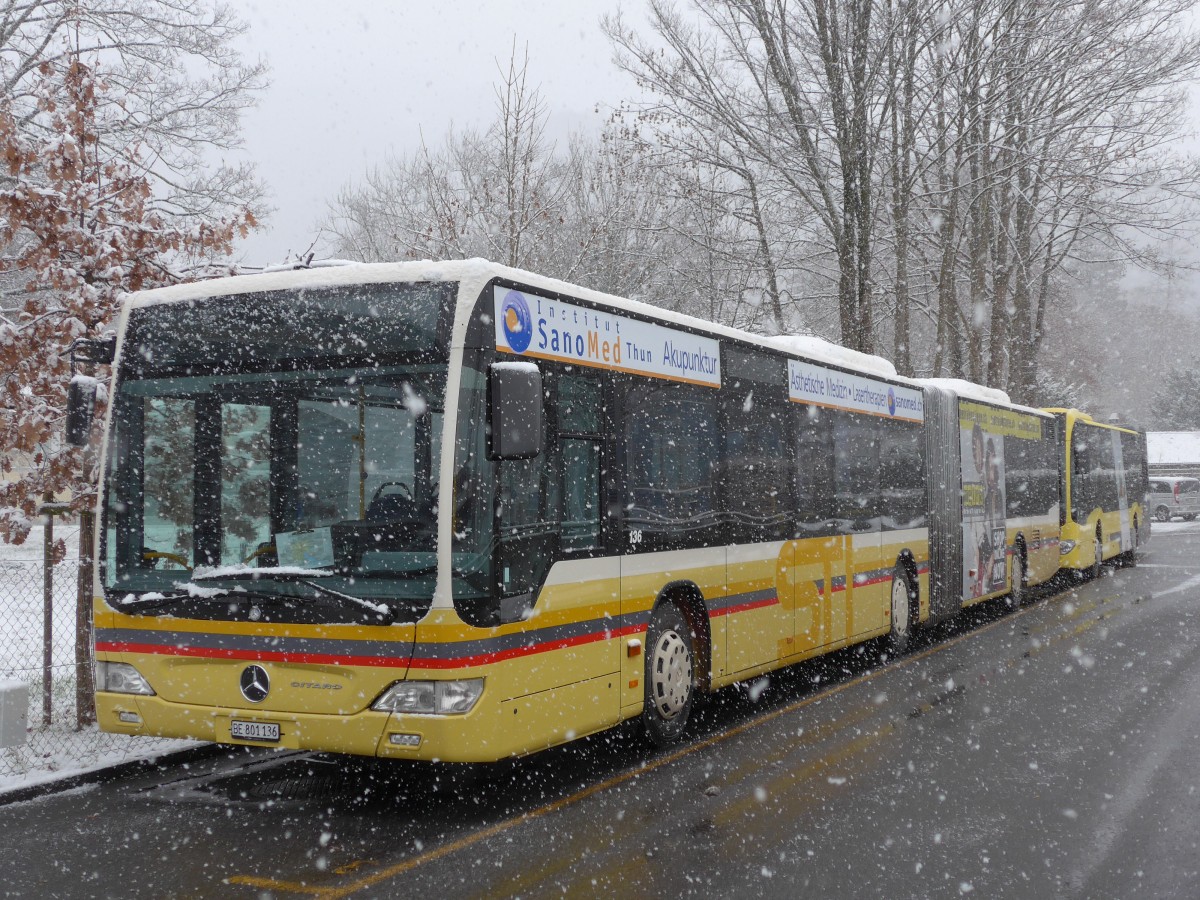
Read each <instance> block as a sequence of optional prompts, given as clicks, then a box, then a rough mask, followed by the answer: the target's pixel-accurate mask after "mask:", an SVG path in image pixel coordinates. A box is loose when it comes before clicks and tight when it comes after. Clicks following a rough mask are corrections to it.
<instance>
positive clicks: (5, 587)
mask: <svg viewBox="0 0 1200 900" xmlns="http://www.w3.org/2000/svg"><path fill="white" fill-rule="evenodd" d="M78 534H79V529H78V528H77V527H72V526H67V525H65V524H62V523H58V522H56V523H55V526H54V536H55V538H63V539H64V540H65V542H66V544H67V559H65V560H64V561H63V562H61V563H59V564H58V565H57V566H55V570H54V592H53V597H54V600H53V615H52V617H51V620H50V622H51V629H52V639H51V647H52V660H51V663H52V667H51V677H50V684H51V698H52V703H51V722H50V724H49V725H44V724H43V714H44V713H43V690H42V687H43V684H44V679H43V659H42V653H43V645H44V640H43V607H44V602H45V601H44V582H43V578H42V572H43V564H42V563H43V548H42V542H43V532H42V528H41V527H40V526H39V527H37V528H34V529H33V531H32V533H31V534H30V535H29V539H28V540H26V542H25V543H24V544H21V545H20V546H12V545H10V544H5V543H0V679H4V680H13V679H15V680H18V681H23V682H25V683H26V684H28V685H29V710H28V723H27V725H28V727H27V731H26V742H25V744H24V745H23V746H20V747H12V748H0V794H2V793H4V792H5V791H11V790H14V789H16V788H20V787H27V786H30V785H36V784H42V783H45V782H48V781H54V780H57V779H60V778H65V777H68V776H71V775H77V774H80V773H83V772H89V771H94V770H96V769H101V768H105V767H108V766H112V765H116V764H118V763H122V762H129V761H131V760H135V759H144V758H148V757H153V756H160V755H162V754H163V753H167V752H171V751H173V750H178V749H182V748H184V747H189V746H195V744H194V742H190V741H167V740H163V739H160V738H130V737H127V736H125V735H116V734H105V733H102V732H101V731H99V730H98V729H97V728H96V727H95V726H94V725H93V726H89V727H86V728H84V729H81V730H76V714H75V643H76V641H75V605H76V566H77V560H78V549H77V548H78V543H77V542H78Z"/></svg>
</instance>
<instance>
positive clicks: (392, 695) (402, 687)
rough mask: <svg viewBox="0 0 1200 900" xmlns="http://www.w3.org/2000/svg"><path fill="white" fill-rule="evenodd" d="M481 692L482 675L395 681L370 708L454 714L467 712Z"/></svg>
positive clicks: (441, 714)
mask: <svg viewBox="0 0 1200 900" xmlns="http://www.w3.org/2000/svg"><path fill="white" fill-rule="evenodd" d="M482 694H483V679H482V678H466V679H463V680H461V681H397V682H396V683H395V684H393V685H392V686H391V687H389V688H388V689H387V690H386V691H384V692H383V693H382V694H380V695H379V699H378V700H376V701H375V702H374V703H372V704H371V709H377V710H379V711H381V712H393V713H416V714H417V715H426V716H455V715H462V714H463V713H468V712H470V711H471V710H472V709H473V708H474V707H475V704H476V703H477V702H479V697H480V696H481V695H482Z"/></svg>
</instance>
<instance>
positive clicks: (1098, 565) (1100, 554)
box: [1088, 528, 1104, 578]
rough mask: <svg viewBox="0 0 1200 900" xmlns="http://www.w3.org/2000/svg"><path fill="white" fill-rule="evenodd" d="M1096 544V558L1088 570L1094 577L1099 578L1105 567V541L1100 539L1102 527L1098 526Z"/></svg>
mask: <svg viewBox="0 0 1200 900" xmlns="http://www.w3.org/2000/svg"><path fill="white" fill-rule="evenodd" d="M1095 546H1096V559H1095V561H1094V562H1093V563H1092V567H1091V569H1089V570H1088V574H1089V575H1091V576H1092V578H1099V577H1100V573H1101V572H1102V571H1103V569H1104V542H1103V541H1102V540H1101V539H1100V529H1098V528H1097V529H1096V545H1095Z"/></svg>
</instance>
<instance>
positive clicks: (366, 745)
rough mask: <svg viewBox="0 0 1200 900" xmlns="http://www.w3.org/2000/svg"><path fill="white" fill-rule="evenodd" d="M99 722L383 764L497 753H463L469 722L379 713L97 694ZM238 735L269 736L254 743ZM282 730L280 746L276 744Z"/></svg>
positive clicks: (477, 758)
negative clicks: (320, 711)
mask: <svg viewBox="0 0 1200 900" xmlns="http://www.w3.org/2000/svg"><path fill="white" fill-rule="evenodd" d="M96 717H97V721H98V724H99V725H100V728H101V730H102V731H107V732H112V733H115V734H128V735H139V736H147V737H166V738H184V739H190V740H199V741H212V742H213V743H218V744H237V745H240V746H248V747H278V748H281V749H287V750H315V751H322V752H330V753H350V754H355V755H358V756H381V757H391V758H395V759H412V760H441V761H445V762H481V761H485V760H486V759H495V758H497V756H496V755H495V750H492V751H491V752H488V751H487V750H483V753H482V755H481V754H480V752H479V751H480V750H481V749H483V748H478V747H477V748H476V752H475V753H473V754H472V753H464V750H465V748H467V747H469V746H470V743H469V742H468V741H466V740H464V739H463V738H464V732H465V730H466V729H467V727H468V726H467V720H468V719H469V718H470V716H469V715H468V716H401V715H396V714H393V713H388V712H380V711H376V710H364V711H363V712H359V713H355V714H353V715H345V716H343V715H327V714H315V713H296V712H277V711H274V710H249V709H229V708H222V707H206V706H193V705H190V704H181V703H172V702H170V701H167V700H164V699H162V698H161V697H158V696H144V695H133V694H116V693H107V692H102V691H98V692H97V693H96ZM235 724H236V727H238V729H239V730H240V731H243V733H244V732H246V731H253V732H255V733H260V734H262V733H265V734H269V735H270V736H271V737H270V738H269V739H263V740H254V739H243V738H239V737H235V736H234V733H233V732H234V728H235ZM276 728H277V729H278V738H277V739H276V738H275V737H274V735H275V733H276V732H275V729H276Z"/></svg>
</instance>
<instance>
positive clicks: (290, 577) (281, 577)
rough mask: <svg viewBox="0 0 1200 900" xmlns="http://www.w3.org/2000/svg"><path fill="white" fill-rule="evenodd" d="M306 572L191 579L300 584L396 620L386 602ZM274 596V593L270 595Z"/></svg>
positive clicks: (213, 575) (218, 574)
mask: <svg viewBox="0 0 1200 900" xmlns="http://www.w3.org/2000/svg"><path fill="white" fill-rule="evenodd" d="M321 574H324V573H322V572H321V571H320V570H319V569H313V570H312V576H317V575H321ZM312 576H310V575H309V574H308V573H300V572H295V571H283V572H273V571H272V570H271V569H269V568H268V569H254V570H251V571H221V570H219V569H218V570H216V571H213V572H201V573H200V574H199V575H196V574H194V573H193V575H192V580H193V581H216V580H218V579H226V578H227V579H229V580H231V581H259V580H269V581H274V582H277V583H282V584H302V585H304V586H305V587H308V588H312V589H313V590H314V591H316V592H317V593H318V594H320V595H321V596H323V597H328V598H330V599H333V600H340V601H342V602H343V603H351V604H353V605H355V606H358V607H361V608H362V609H365V610H367V611H368V612H371V613H373V614H374V615H375V616H376V617H377V618H378V619H379V621H380V622H381V623H382V624H384V625H391V624H392V623H393V622H394V621H395V620H396V614H395V613H394V612H392V608H391V607H390V606H388V605H387V604H386V603H375V602H374V601H371V600H364V599H363V598H362V597H356V596H354V595H353V594H344V593H342V592H341V591H335V590H334V589H333V588H328V587H325V585H323V584H318V583H317V582H315V581H310V580H309V578H310V577H312ZM270 596H272V597H274V596H276V595H274V594H272V595H270Z"/></svg>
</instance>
